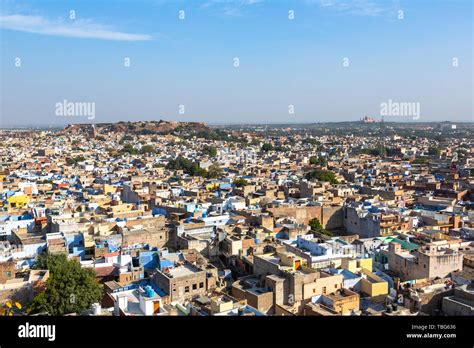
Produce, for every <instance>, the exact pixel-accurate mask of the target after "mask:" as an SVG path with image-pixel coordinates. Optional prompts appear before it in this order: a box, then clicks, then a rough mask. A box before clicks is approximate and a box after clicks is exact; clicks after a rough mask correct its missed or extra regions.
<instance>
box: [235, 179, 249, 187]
mask: <svg viewBox="0 0 474 348" xmlns="http://www.w3.org/2000/svg"><path fill="white" fill-rule="evenodd" d="M232 183H233V184H234V186H235V187H244V186H246V185H248V184H249V182H248V181H247V180H245V179H243V178H236V179H234V181H233V182H232Z"/></svg>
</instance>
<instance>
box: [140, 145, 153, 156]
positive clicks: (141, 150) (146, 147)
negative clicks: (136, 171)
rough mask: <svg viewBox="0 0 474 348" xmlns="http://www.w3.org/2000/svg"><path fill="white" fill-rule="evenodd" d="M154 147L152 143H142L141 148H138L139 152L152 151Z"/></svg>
mask: <svg viewBox="0 0 474 348" xmlns="http://www.w3.org/2000/svg"><path fill="white" fill-rule="evenodd" d="M154 152H155V148H154V147H153V146H152V145H143V146H142V148H141V149H140V153H141V154H145V153H154Z"/></svg>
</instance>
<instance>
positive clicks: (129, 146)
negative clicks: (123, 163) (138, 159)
mask: <svg viewBox="0 0 474 348" xmlns="http://www.w3.org/2000/svg"><path fill="white" fill-rule="evenodd" d="M120 152H121V153H122V154H124V153H128V154H131V155H136V154H137V153H138V151H137V149H135V148H134V147H133V145H132V144H125V146H124V147H123V148H122V150H120Z"/></svg>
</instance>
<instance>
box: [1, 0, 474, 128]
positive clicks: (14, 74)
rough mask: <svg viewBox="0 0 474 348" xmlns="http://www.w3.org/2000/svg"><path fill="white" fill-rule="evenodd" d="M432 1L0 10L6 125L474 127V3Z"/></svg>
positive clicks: (219, 1)
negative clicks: (374, 123)
mask: <svg viewBox="0 0 474 348" xmlns="http://www.w3.org/2000/svg"><path fill="white" fill-rule="evenodd" d="M427 3H428V1H416V2H414V1H371V0H364V1H338V0H301V1H273V2H270V1H264V0H228V1H227V0H204V1H193V2H187V1H166V0H162V1H151V0H150V1H133V2H132V1H116V2H110V3H109V2H107V3H105V2H104V1H99V2H94V1H68V2H62V1H47V2H32V1H30V2H22V3H20V2H18V1H8V0H5V1H1V10H0V18H1V21H0V23H1V24H0V32H1V34H0V35H1V75H2V79H1V118H0V123H1V125H3V126H7V125H8V126H28V125H65V124H70V123H87V122H95V123H100V122H117V121H138V120H159V119H166V120H177V121H203V122H207V123H210V124H224V123H279V122H289V123H307V122H328V121H331V122H332V121H334V122H338V121H356V120H359V119H360V118H361V117H363V116H364V115H370V116H372V117H374V118H377V119H380V110H381V103H384V102H387V101H388V100H393V101H395V102H406V103H417V105H418V106H419V109H420V115H419V116H420V117H419V119H417V121H419V122H429V121H444V120H450V121H457V122H459V121H464V122H470V121H472V120H473V104H472V100H471V98H472V95H473V86H472V81H473V65H472V64H473V63H472V62H473V57H472V1H469V0H454V1H452V0H451V1H447V0H435V1H429V6H428V5H427ZM71 11H72V12H71ZM64 100H67V101H70V102H87V103H94V106H95V117H94V120H93V121H92V120H89V119H88V118H87V117H83V116H81V115H75V116H64V115H59V116H58V114H57V113H56V105H57V103H62V102H63V101H64ZM385 120H386V121H392V122H412V121H413V117H411V115H408V116H407V115H405V116H390V115H389V116H387V117H385Z"/></svg>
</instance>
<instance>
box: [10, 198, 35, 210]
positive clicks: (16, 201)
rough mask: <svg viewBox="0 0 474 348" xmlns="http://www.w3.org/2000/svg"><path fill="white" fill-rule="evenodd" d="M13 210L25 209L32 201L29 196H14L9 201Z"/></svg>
mask: <svg viewBox="0 0 474 348" xmlns="http://www.w3.org/2000/svg"><path fill="white" fill-rule="evenodd" d="M7 201H8V204H9V206H10V207H11V208H18V209H22V208H24V207H25V206H26V205H27V204H28V203H29V201H30V199H29V198H28V196H27V195H14V196H11V197H9V198H8V199H7Z"/></svg>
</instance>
